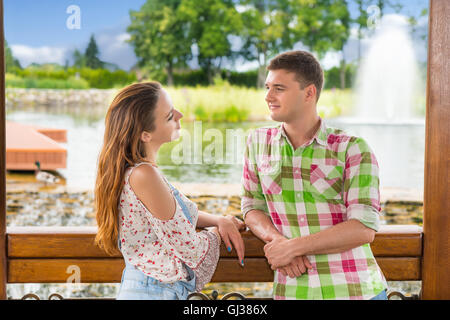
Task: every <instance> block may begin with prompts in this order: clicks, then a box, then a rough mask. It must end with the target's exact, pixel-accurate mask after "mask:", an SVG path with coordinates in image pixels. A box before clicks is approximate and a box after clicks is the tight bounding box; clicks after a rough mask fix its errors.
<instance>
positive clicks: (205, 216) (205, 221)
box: [197, 210, 222, 228]
mask: <svg viewBox="0 0 450 320" xmlns="http://www.w3.org/2000/svg"><path fill="white" fill-rule="evenodd" d="M221 217H222V216H218V215H215V214H210V213H207V212H204V211H200V210H199V211H198V220H197V228H206V227H217V226H218V225H219V220H220V218H221Z"/></svg>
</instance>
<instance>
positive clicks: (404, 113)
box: [352, 15, 424, 125]
mask: <svg viewBox="0 0 450 320" xmlns="http://www.w3.org/2000/svg"><path fill="white" fill-rule="evenodd" d="M407 27H408V23H407V21H406V18H404V17H401V16H398V15H385V16H384V17H383V18H382V20H381V21H380V24H379V26H378V27H377V28H376V30H375V33H374V35H373V38H372V40H371V44H370V46H369V48H368V51H367V53H366V55H365V57H364V58H363V60H362V61H361V66H360V68H359V71H358V76H357V81H356V88H355V89H356V99H355V100H356V106H355V109H356V112H355V118H354V119H352V120H353V121H355V122H358V123H359V124H361V123H367V124H383V125H386V124H390V125H408V124H420V125H423V124H424V119H423V118H419V117H418V116H416V115H415V112H414V111H415V109H417V108H416V107H417V101H418V100H419V98H420V95H421V94H422V95H423V94H424V93H421V90H420V75H419V70H418V66H417V62H416V57H415V54H414V48H413V46H412V41H411V39H410V37H409V34H408V30H407ZM353 121H352V122H353Z"/></svg>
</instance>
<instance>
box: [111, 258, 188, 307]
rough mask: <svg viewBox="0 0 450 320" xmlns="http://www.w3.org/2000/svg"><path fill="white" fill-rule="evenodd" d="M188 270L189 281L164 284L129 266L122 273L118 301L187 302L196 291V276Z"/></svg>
mask: <svg viewBox="0 0 450 320" xmlns="http://www.w3.org/2000/svg"><path fill="white" fill-rule="evenodd" d="M187 269H188V273H189V276H190V280H189V281H177V282H174V283H164V282H160V281H159V280H156V279H154V278H152V277H149V276H147V275H146V274H144V273H143V272H142V271H140V270H138V269H136V268H134V267H133V266H130V265H127V266H126V267H125V269H124V270H123V273H122V281H121V283H120V288H119V293H118V295H117V297H116V299H117V300H186V299H187V297H188V294H189V292H192V291H194V290H195V275H194V272H193V271H192V270H190V269H189V268H187Z"/></svg>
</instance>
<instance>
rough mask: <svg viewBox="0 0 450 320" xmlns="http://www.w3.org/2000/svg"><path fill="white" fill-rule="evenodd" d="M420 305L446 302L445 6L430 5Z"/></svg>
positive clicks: (438, 1)
mask: <svg viewBox="0 0 450 320" xmlns="http://www.w3.org/2000/svg"><path fill="white" fill-rule="evenodd" d="M427 67H428V69H427V111H426V137H425V186H424V188H425V189H424V219H423V220H424V222H423V232H424V236H423V237H424V255H423V269H422V299H450V272H449V271H450V188H449V182H450V176H449V167H450V1H448V0H430V7H429V21H428V66H427Z"/></svg>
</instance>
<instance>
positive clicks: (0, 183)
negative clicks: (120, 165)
mask: <svg viewBox="0 0 450 320" xmlns="http://www.w3.org/2000/svg"><path fill="white" fill-rule="evenodd" d="M4 47H5V37H4V29H3V0H0V300H5V299H6V279H7V274H6V273H7V260H6V129H5V48H4Z"/></svg>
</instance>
